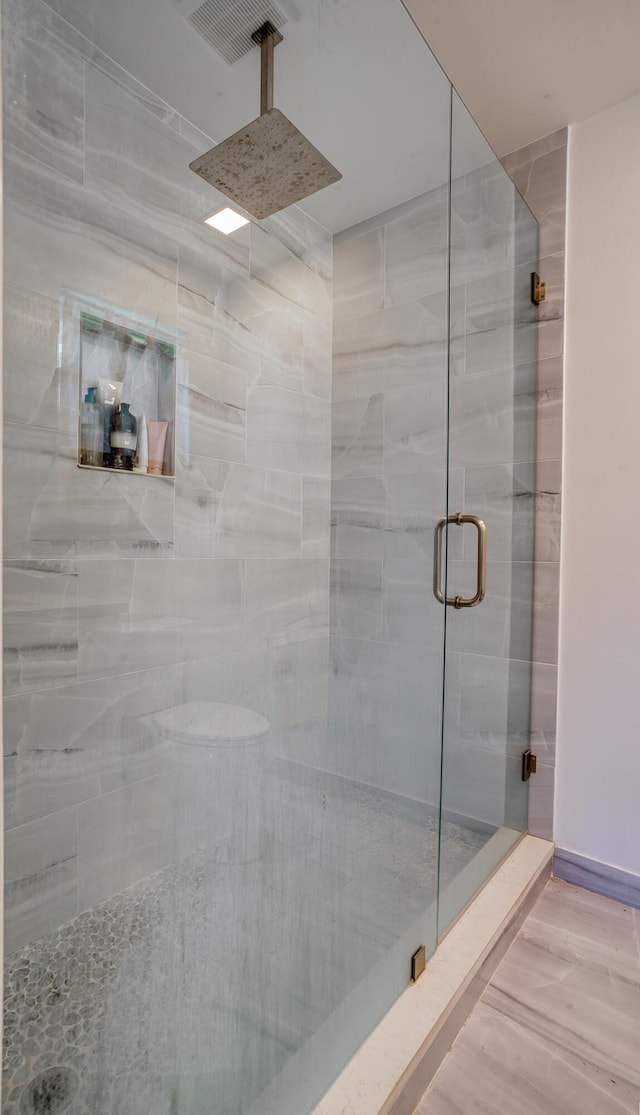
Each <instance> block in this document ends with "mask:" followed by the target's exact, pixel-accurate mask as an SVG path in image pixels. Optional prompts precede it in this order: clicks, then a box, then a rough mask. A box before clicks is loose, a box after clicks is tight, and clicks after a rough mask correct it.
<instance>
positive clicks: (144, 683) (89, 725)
mask: <svg viewBox="0 0 640 1115" xmlns="http://www.w3.org/2000/svg"><path fill="white" fill-rule="evenodd" d="M209 670H210V672H211V666H210V665H209ZM184 683H185V674H184V668H183V666H182V665H179V666H171V667H165V668H163V669H157V670H146V671H138V672H137V673H130V674H123V675H122V674H121V675H117V676H113V677H103V678H92V679H91V680H90V681H86V682H81V683H79V684H75V685H66V686H65V685H61V686H58V687H57V688H55V689H48V690H39V691H38V692H34V693H29V694H22V695H21V696H18V697H11V698H6V700H5V764H6V770H5V774H6V779H5V793H6V819H7V823H8V824H9V825H10V826H12V827H13V826H15V825H19V824H23V823H25V822H27V821H31V820H34V819H36V818H38V817H43V816H46V815H47V814H49V813H55V812H57V811H59V810H61V809H65V808H67V807H68V806H72V805H76V804H78V803H79V802H81V801H88V800H90V799H92V798H94V797H97V796H99V795H100V794H102V793H108V792H110V791H111V790H113V789H116V788H118V787H120V786H126V785H129V784H130V783H132V782H136V781H138V780H140V779H143V778H149V777H150V776H152V775H155V774H156V773H158V772H159V771H161V770H163V769H166V764H167V747H166V743H165V742H164V741H163V740H161V739H158V737H157V736H155V735H154V733H153V732H152V731H151V730H150V727H149V724H148V723H147V722H146V721H145V717H146V716H147V714H148V713H150V712H153V711H155V710H157V709H163V708H166V707H167V706H171V705H172V704H179V703H180V702H181V700H182V699H183V698H182V694H183V692H184Z"/></svg>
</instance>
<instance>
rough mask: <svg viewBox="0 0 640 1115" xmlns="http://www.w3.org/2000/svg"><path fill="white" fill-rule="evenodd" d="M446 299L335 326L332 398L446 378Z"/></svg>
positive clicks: (429, 300) (395, 308)
mask: <svg viewBox="0 0 640 1115" xmlns="http://www.w3.org/2000/svg"><path fill="white" fill-rule="evenodd" d="M445 342H446V298H445V295H444V294H435V295H430V296H429V297H427V298H424V299H422V300H420V301H419V302H407V303H403V304H401V305H398V306H388V307H387V308H386V309H384V310H380V311H378V312H377V313H375V314H366V315H365V316H364V317H359V318H354V319H351V320H349V321H344V322H336V323H335V325H334V330H333V374H334V379H333V398H334V401H335V400H338V399H345V398H349V397H351V396H353V395H371V394H375V392H377V391H384V390H388V389H393V388H400V387H410V386H412V385H417V386H419V385H422V384H424V383H425V382H426V381H427V380H434V381H436V380H437V381H439V382H442V381H443V380H444V379H445V378H446V343H445Z"/></svg>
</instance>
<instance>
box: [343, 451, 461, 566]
mask: <svg viewBox="0 0 640 1115" xmlns="http://www.w3.org/2000/svg"><path fill="white" fill-rule="evenodd" d="M444 485H445V478H444V473H443V472H440V471H437V470H436V471H432V472H424V473H406V474H400V475H397V476H388V477H383V476H376V477H373V476H364V477H348V478H346V479H334V481H333V483H332V504H333V506H332V518H333V523H334V554H335V556H336V557H345V558H346V557H352V558H420V559H422V560H425V557H426V556H427V555H428V560H430V559H431V555H432V553H433V532H434V530H435V525H436V523H437V521H438V519H439V518H440V515H441V514H442V509H443V507H444V505H445V503H446V499H445V487H444Z"/></svg>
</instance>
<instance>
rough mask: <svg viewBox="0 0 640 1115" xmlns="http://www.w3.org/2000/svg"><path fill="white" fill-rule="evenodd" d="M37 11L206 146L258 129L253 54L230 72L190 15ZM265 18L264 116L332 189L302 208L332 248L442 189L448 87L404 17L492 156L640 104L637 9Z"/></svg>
mask: <svg viewBox="0 0 640 1115" xmlns="http://www.w3.org/2000/svg"><path fill="white" fill-rule="evenodd" d="M48 3H49V4H50V5H51V6H52V7H54V8H56V9H57V10H58V11H59V12H60V13H61V14H62V15H63V16H65V18H67V19H69V21H70V22H71V23H73V24H74V25H75V26H77V27H78V28H79V29H80V30H81V31H83V33H84V34H86V35H87V36H88V37H89V38H90V39H91V40H92V41H93V42H95V43H96V45H98V46H99V47H101V48H102V49H103V50H104V51H105V52H106V53H107V54H109V55H110V56H111V57H113V58H115V59H116V61H118V62H119V63H120V64H121V65H122V66H124V67H125V68H126V69H127V70H129V71H130V72H131V73H133V74H134V75H135V76H136V77H137V78H138V79H139V80H141V81H142V82H143V83H144V84H146V85H147V86H148V87H149V88H150V89H152V90H153V91H154V92H155V93H157V94H159V95H160V96H161V97H163V98H164V100H166V101H167V102H168V103H169V104H170V105H172V106H173V107H174V108H176V109H177V110H178V111H179V112H181V113H182V114H183V115H184V116H186V117H187V118H188V119H189V120H191V121H192V122H193V123H194V124H196V125H197V126H198V127H200V128H201V129H202V130H203V131H204V132H205V133H206V134H207V135H209V136H211V137H212V139H213V140H214V141H216V142H219V141H220V140H222V139H224V138H225V137H226V136H228V135H231V134H232V133H233V132H235V131H237V130H238V128H240V127H242V125H243V124H247V123H249V121H250V120H252V119H254V117H255V116H257V115H258V111H259V70H260V59H259V52H258V49H257V48H256V49H255V50H252V51H251V52H250V53H249V54H247V55H245V57H243V58H241V59H240V60H239V61H238V62H235V63H234V64H233V65H229V64H228V63H227V62H225V61H224V60H223V59H222V58H221V57H220V55H218V54H217V53H216V52H215V51H214V50H213V49H212V48H211V47H210V46H209V45H208V44H207V43H206V42H205V41H204V40H203V39H202V38H201V37H200V36H199V34H198V33H197V32H196V31H195V30H194V29H193V28H192V27H191V26H190V25H189V23H188V22H187V20H186V17H185V4H186V5H187V7H188V4H189V0H48ZM197 3H198V0H193V2H192V3H191V8H193V7H195V6H196V5H197ZM276 3H279V4H280V6H281V7H282V8H283V9H284V10H285V11H286V13H287V14H288V16H289V19H288V22H287V23H286V25H285V26H284V28H283V31H284V41H283V42H282V43H281V44H280V45H279V46H278V47H277V48H276V52H275V104H276V107H278V108H280V109H281V110H282V111H283V112H284V113H285V114H286V115H287V116H289V117H290V118H291V120H292V121H293V122H294V124H296V125H297V127H298V128H300V130H301V131H302V132H304V133H305V135H307V136H308V138H309V139H310V140H311V141H312V143H314V144H315V145H316V147H318V148H319V149H320V151H322V153H323V154H324V155H326V157H327V158H328V159H329V160H330V161H331V162H332V163H334V165H335V166H337V167H338V169H339V170H340V171H341V172H342V174H343V180H342V181H341V182H338V183H336V184H335V185H333V186H329V187H328V188H327V189H325V190H322V191H321V192H319V193H318V194H316V195H314V196H313V197H311V198H309V199H308V200H307V201H306V202H304V204H303V207H304V208H305V210H306V211H307V212H308V213H309V214H310V215H311V216H313V217H315V218H316V219H317V220H319V221H320V222H321V223H322V224H323V225H324V226H325V227H326V228H328V229H330V230H331V231H332V232H337V231H339V230H340V229H343V228H346V227H350V226H351V225H354V224H357V223H358V222H360V221H362V220H365V219H366V218H367V217H369V216H372V215H374V214H377V213H380V212H382V211H384V210H386V209H388V208H390V207H391V206H393V205H396V204H398V203H400V202H402V201H404V200H406V199H408V198H411V197H415V196H416V195H418V194H420V193H423V192H424V191H426V190H429V189H431V188H433V187H435V186H437V185H440V184H441V183H442V182H444V181H445V180H446V177H447V172H448V159H449V150H448V127H449V97H448V82H447V80H446V78H445V76H444V74H443V72H442V70H441V68H440V66H439V65H438V63H437V62H436V61H435V59H434V57H433V56H432V54H431V52H430V51H429V49H428V48H427V46H426V45H425V43H424V41H423V38H422V36H421V35H419V34H418V33H417V31H416V29H415V27H414V25H413V22H412V18H411V17H413V19H415V21H416V23H417V24H418V26H419V27H420V28H421V30H422V32H423V34H424V36H425V38H426V39H427V40H428V41H429V43H430V44H431V47H432V49H433V50H434V52H435V54H436V56H437V57H438V58H439V59H440V62H441V63H442V65H443V66H444V68H445V70H446V72H447V74H448V76H449V78H450V79H451V80H452V81H453V83H454V85H455V86H456V88H457V89H458V92H459V93H460V94H461V96H462V98H463V100H464V101H465V103H466V105H467V107H468V108H469V109H470V111H471V113H472V114H473V116H474V117H475V118H476V120H477V121H478V123H479V124H480V127H481V128H482V130H483V131H484V133H485V135H486V136H487V138H488V139H489V141H490V142H491V143H492V145H493V147H494V148H495V149H496V150H497V151H498V153H499V154H504V153H506V152H507V151H509V150H512V149H513V148H515V147H519V146H521V145H523V144H525V143H528V142H530V141H531V140H534V139H537V138H539V137H540V136H542V135H546V134H548V133H549V132H552V131H554V130H556V129H557V128H558V127H561V126H562V125H564V124H566V123H569V122H573V121H575V120H578V119H582V118H584V117H587V116H590V115H592V114H594V113H596V112H599V111H602V110H603V109H605V108H607V107H610V106H611V105H613V104H616V103H618V102H619V101H621V100H624V99H627V98H628V97H631V96H633V95H634V94H635V93H638V92H640V57H639V55H640V51H639V47H640V0H534V2H532V3H524V2H523V0H406V8H407V11H405V7H403V3H402V0H276ZM408 11H409V12H410V13H411V16H410V15H409V14H407V12H408ZM468 146H469V158H470V159H474V160H475V165H482V163H483V162H486V161H487V160H488V158H489V157H490V152H489V151H488V149H487V148H486V145H485V144H484V143H482V142H479V143H478V142H476V143H475V144H474V145H473V148H472V145H470V144H469V145H468ZM465 169H471V165H470V166H469V167H468V168H465Z"/></svg>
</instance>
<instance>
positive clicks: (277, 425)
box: [247, 386, 331, 477]
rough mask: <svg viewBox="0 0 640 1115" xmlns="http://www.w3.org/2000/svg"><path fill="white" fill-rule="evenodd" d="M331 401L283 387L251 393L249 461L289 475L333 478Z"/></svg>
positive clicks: (257, 389)
mask: <svg viewBox="0 0 640 1115" xmlns="http://www.w3.org/2000/svg"><path fill="white" fill-rule="evenodd" d="M330 437H331V407H330V403H329V401H328V399H321V398H318V397H317V396H315V395H305V394H303V393H302V392H294V391H288V390H286V389H284V388H280V387H262V386H260V387H252V386H251V387H249V388H248V390H247V461H248V463H249V464H251V465H260V466H262V467H264V468H273V469H282V470H284V471H285V472H287V473H305V474H306V475H309V476H325V477H326V476H329V474H330V470H331V460H330V458H331V442H330Z"/></svg>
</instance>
